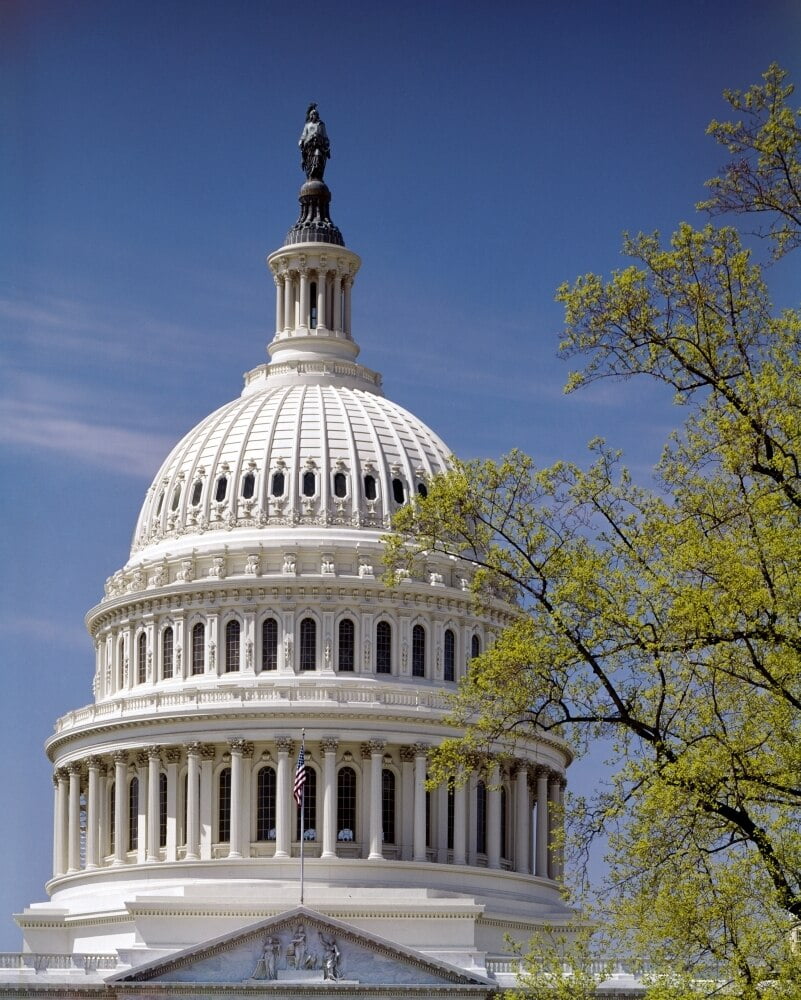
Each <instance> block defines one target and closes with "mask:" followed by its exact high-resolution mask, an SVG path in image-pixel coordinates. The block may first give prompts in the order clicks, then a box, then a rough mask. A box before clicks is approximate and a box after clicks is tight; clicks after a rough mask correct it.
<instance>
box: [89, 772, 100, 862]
mask: <svg viewBox="0 0 801 1000" xmlns="http://www.w3.org/2000/svg"><path fill="white" fill-rule="evenodd" d="M86 763H87V765H88V767H89V781H88V788H87V791H86V867H87V868H97V866H98V857H99V852H98V849H97V839H98V835H99V832H100V822H99V815H98V814H99V812H100V764H101V761H100V758H99V757H90V758H89V759H88V760H87V762H86Z"/></svg>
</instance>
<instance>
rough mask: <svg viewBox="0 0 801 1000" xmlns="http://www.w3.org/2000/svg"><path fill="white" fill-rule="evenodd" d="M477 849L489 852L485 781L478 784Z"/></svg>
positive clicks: (480, 852)
mask: <svg viewBox="0 0 801 1000" xmlns="http://www.w3.org/2000/svg"><path fill="white" fill-rule="evenodd" d="M476 850H477V851H478V853H479V854H486V853H487V786H486V785H485V784H484V782H483V781H479V783H478V784H477V785H476Z"/></svg>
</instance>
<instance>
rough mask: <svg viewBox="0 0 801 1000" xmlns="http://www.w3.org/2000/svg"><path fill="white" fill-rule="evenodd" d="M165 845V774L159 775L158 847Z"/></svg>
mask: <svg viewBox="0 0 801 1000" xmlns="http://www.w3.org/2000/svg"><path fill="white" fill-rule="evenodd" d="M166 846H167V775H166V774H165V773H164V772H163V771H162V772H161V774H160V775H159V847H166Z"/></svg>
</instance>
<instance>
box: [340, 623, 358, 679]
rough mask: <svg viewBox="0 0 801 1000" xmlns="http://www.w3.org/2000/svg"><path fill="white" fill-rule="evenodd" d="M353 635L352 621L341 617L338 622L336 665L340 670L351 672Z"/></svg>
mask: <svg viewBox="0 0 801 1000" xmlns="http://www.w3.org/2000/svg"><path fill="white" fill-rule="evenodd" d="M354 635H355V629H354V627H353V622H352V621H351V620H350V618H343V619H342V621H341V622H340V623H339V646H338V650H337V667H338V669H339V670H341V671H345V672H351V673H352V672H353V668H354V659H355V657H354Z"/></svg>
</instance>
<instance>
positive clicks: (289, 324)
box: [284, 271, 295, 330]
mask: <svg viewBox="0 0 801 1000" xmlns="http://www.w3.org/2000/svg"><path fill="white" fill-rule="evenodd" d="M294 312H295V296H294V295H293V294H292V274H291V273H290V272H289V271H286V272H285V273H284V329H285V330H291V329H293V327H294V326H295V316H294Z"/></svg>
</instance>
